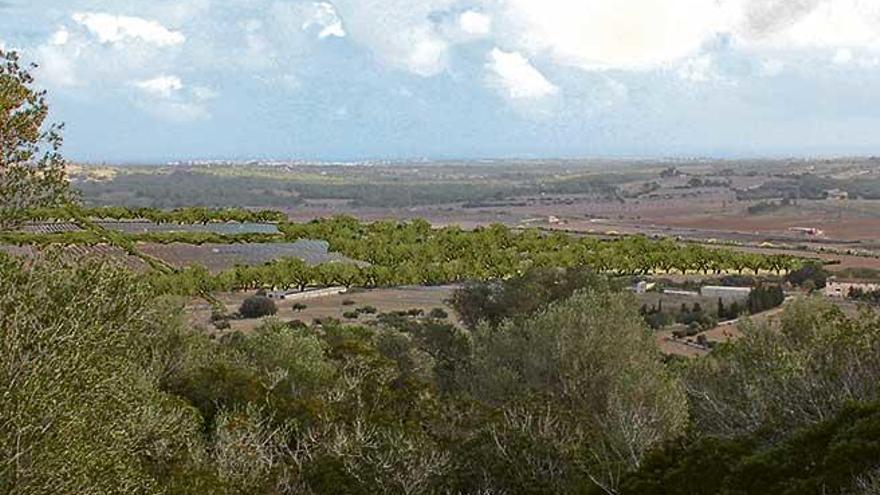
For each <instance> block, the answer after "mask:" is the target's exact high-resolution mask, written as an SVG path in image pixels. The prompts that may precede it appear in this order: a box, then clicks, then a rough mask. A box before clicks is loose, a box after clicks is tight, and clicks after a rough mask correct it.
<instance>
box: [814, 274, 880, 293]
mask: <svg viewBox="0 0 880 495" xmlns="http://www.w3.org/2000/svg"><path fill="white" fill-rule="evenodd" d="M853 290H861V291H863V292H874V291H878V290H880V282H876V281H868V280H859V279H838V278H834V277H832V278H830V279H828V282H827V283H826V284H825V295H826V296H828V297H848V296H849V294H850V292H851V291H853Z"/></svg>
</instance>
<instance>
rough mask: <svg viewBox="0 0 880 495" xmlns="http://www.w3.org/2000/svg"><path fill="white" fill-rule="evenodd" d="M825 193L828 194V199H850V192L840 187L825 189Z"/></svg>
mask: <svg viewBox="0 0 880 495" xmlns="http://www.w3.org/2000/svg"><path fill="white" fill-rule="evenodd" d="M825 194H827V195H828V199H830V200H837V201H842V200H846V199H849V193H848V192H846V191H841V190H840V189H830V190H828V191H825Z"/></svg>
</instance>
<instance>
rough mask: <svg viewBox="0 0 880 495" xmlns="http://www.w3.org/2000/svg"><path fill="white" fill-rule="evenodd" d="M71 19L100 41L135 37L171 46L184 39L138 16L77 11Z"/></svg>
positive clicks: (106, 41)
mask: <svg viewBox="0 0 880 495" xmlns="http://www.w3.org/2000/svg"><path fill="white" fill-rule="evenodd" d="M72 19H73V20H74V22H76V23H77V24H80V25H82V26H84V27H85V28H86V29H88V30H89V32H91V33H92V34H93V35H95V36H96V37H97V38H98V40H99V41H100V42H101V43H118V42H120V41H124V40H128V39H137V40H141V41H145V42H147V43H152V44H155V45H158V46H173V45H179V44H181V43H183V42H184V41H186V37H185V36H184V35H183V34H182V33H179V32H177V31H171V30H170V29H168V28H166V27H165V26H163V25H161V24H159V23H158V22H156V21H151V20H147V19H142V18H140V17H129V16H122V15H112V14H107V13H102V12H86V13H83V12H77V13H75V14H73V16H72Z"/></svg>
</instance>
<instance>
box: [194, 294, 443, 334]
mask: <svg viewBox="0 0 880 495" xmlns="http://www.w3.org/2000/svg"><path fill="white" fill-rule="evenodd" d="M453 290H455V286H440V287H399V288H394V289H373V290H355V291H353V292H350V293H347V294H340V295H336V296H328V297H322V298H318V299H311V300H306V301H302V303H303V304H305V305H306V306H308V307H307V308H306V309H305V310H303V311H300V312H294V311H293V309H292V306H293V304H294V301H286V300H281V301H276V304H277V305H278V314H277V315H275V317H276V318H278V319H280V320H282V321H290V320H300V321H303V322H305V323H311V322H312V321H313V320H314V319H316V318H336V319H338V320H341V321H348V322H352V323H368V322H370V321H372V320H374V319H375V316H374V315H361V316H360V318H358V319H357V320H347V319H346V318H345V317H343V316H342V315H343V313H346V312H349V311H354V310H355V309H357V308H360V307H364V306H373V307H375V308H376V309H377V310H378V312H380V313H387V312H392V311H406V310H410V309H414V308H418V309H422V310H424V311H425V312H426V313H427V312H428V311H430V310H432V309H434V308H443V309H444V310H445V311H446V312H447V313H449V319H450V321H455V313H454V312H453V311H452V308H450V307H449V306H448V305H447V304H446V300H447V299H449V297H450V296H451V295H452V291H453ZM251 295H253V293H246V292H237V293H227V294H219V295H218V296H217V298H218V299H219V300H220V301H221V302H222V303H223V305H224V306H225V307H226V310H227V312H228V313H230V314H232V313H235V312H236V311H238V308H239V306H241V303H242V302H243V301H244V300H245V299H246V298H247V297H249V296H251ZM347 301H354V304H343V302H347ZM188 312H189V315H190V321H191V322H192V323H193V324H194V325H196V326H199V327H201V328H204V329H212V328H213V326H212V325H211V321H210V320H211V308H210V306H208V305H206V304H205V303H204V301H194V303H193V304H191V305H190V306H189V308H188ZM262 322H263V320H262V319H254V320H232V321H230V323H231V324H232V328H231V329H230V331H240V332H251V331H253V330H254V329H255V328H257V327H258V326H259V325H260V324H261V323H262Z"/></svg>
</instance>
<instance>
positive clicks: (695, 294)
mask: <svg viewBox="0 0 880 495" xmlns="http://www.w3.org/2000/svg"><path fill="white" fill-rule="evenodd" d="M663 293H664V294H669V295H670V296H685V297H700V293H699V292H694V291H691V290H677V289H665V290H663Z"/></svg>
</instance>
